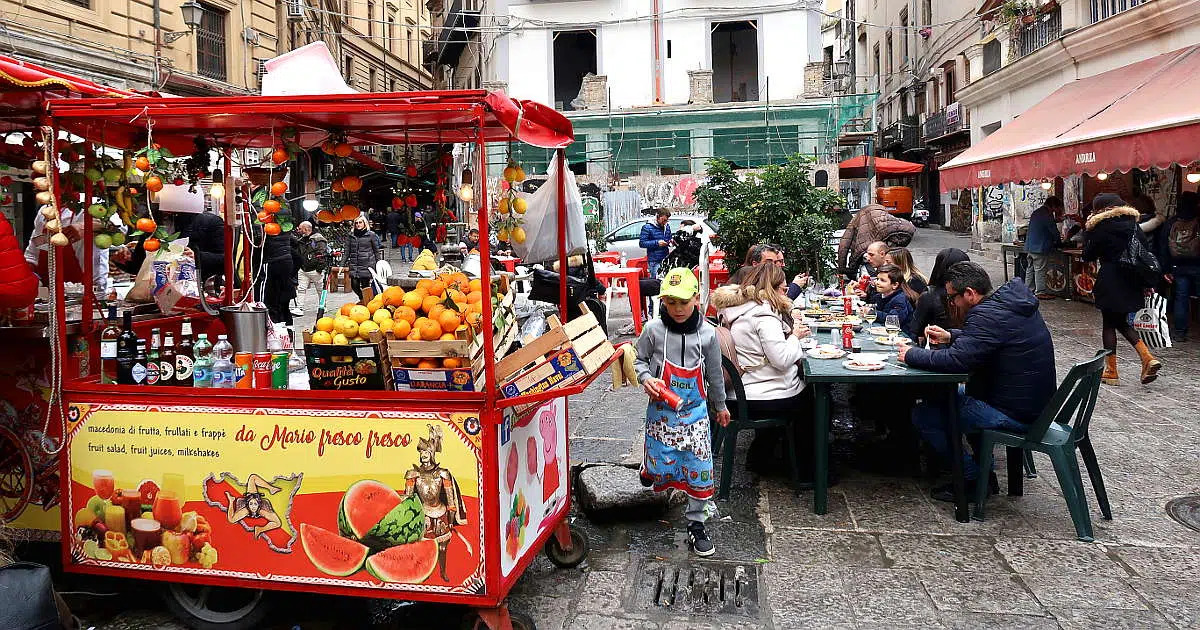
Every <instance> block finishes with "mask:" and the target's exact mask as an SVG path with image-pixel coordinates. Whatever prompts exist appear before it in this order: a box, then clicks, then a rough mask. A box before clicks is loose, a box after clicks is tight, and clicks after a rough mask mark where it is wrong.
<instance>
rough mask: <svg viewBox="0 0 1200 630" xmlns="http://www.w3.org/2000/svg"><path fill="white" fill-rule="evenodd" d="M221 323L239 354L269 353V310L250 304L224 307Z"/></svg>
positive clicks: (222, 308)
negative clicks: (223, 324)
mask: <svg viewBox="0 0 1200 630" xmlns="http://www.w3.org/2000/svg"><path fill="white" fill-rule="evenodd" d="M221 321H222V322H224V323H225V330H227V331H228V332H229V343H232V344H233V348H234V350H235V351H237V352H266V351H267V309H265V308H257V307H253V306H250V305H249V304H242V305H240V306H222V307H221Z"/></svg>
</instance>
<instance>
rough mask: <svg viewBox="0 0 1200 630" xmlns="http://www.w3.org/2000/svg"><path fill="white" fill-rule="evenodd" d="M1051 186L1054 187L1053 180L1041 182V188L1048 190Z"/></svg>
mask: <svg viewBox="0 0 1200 630" xmlns="http://www.w3.org/2000/svg"><path fill="white" fill-rule="evenodd" d="M1051 188H1054V182H1050V181H1045V182H1042V190H1050V189H1051Z"/></svg>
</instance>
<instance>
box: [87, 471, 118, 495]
mask: <svg viewBox="0 0 1200 630" xmlns="http://www.w3.org/2000/svg"><path fill="white" fill-rule="evenodd" d="M92 488H94V489H95V490H96V496H98V497H100V498H101V499H111V498H112V495H113V491H114V490H115V489H116V481H115V480H114V479H113V474H112V471H111V470H102V469H96V470H93V471H92Z"/></svg>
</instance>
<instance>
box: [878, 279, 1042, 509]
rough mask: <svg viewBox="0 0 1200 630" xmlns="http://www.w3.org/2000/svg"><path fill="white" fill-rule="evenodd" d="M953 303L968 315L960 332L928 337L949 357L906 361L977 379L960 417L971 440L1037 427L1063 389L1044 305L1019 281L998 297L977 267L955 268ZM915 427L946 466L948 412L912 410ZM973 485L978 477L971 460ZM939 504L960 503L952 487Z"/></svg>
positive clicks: (968, 470) (908, 356)
mask: <svg viewBox="0 0 1200 630" xmlns="http://www.w3.org/2000/svg"><path fill="white" fill-rule="evenodd" d="M944 279H945V286H946V300H947V302H948V303H949V304H950V305H952V306H954V307H956V308H958V309H960V310H962V311H965V312H966V320H965V322H964V323H963V327H962V329H960V330H950V331H947V330H943V329H942V328H939V327H937V326H929V327H927V328H926V329H925V336H926V337H928V338H929V340H930V341H932V342H933V343H938V344H949V348H946V349H944V350H925V349H923V348H910V347H907V346H905V347H901V348H900V351H899V358H900V360H901V361H903V362H905V363H907V364H909V365H911V366H913V367H916V368H921V369H923V370H929V371H931V372H946V373H966V374H970V376H971V379H970V380H969V381H968V382H967V385H966V387H965V388H962V389H960V390H959V392H958V414H959V419H960V426H961V427H962V430H963V432H964V433H973V432H978V431H980V430H981V429H1008V430H1012V431H1024V430H1025V429H1026V428H1027V427H1028V425H1029V424H1030V423H1032V422H1033V421H1034V420H1036V419H1037V417H1038V416H1039V415H1040V414H1041V413H1042V409H1043V408H1044V407H1045V406H1046V404H1047V403H1048V402H1049V401H1050V398H1051V397H1052V396H1053V395H1054V390H1055V389H1056V387H1057V385H1056V381H1055V375H1054V342H1053V341H1052V340H1051V339H1050V330H1049V329H1048V328H1046V322H1045V321H1043V320H1042V314H1041V313H1040V312H1039V311H1038V300H1037V298H1036V297H1034V295H1033V293H1031V292H1030V291H1029V289H1028V288H1027V287H1026V286H1025V282H1024V281H1022V280H1020V279H1019V278H1018V279H1014V280H1012V281H1011V282H1009V283H1008V284H1005V285H1004V286H1002V287H1000V288H999V289H996V290H995V291H993V290H992V281H991V280H990V279H989V278H988V274H987V271H986V270H984V268H983V267H981V266H980V265H979V264H978V263H973V262H960V263H955V264H954V265H951V266H950V268H949V269H947V270H946V274H945V276H944ZM913 424H915V425H916V426H917V429H918V430H919V431H920V432H921V435H922V436H923V437H924V438H925V440H926V441H927V442H928V443H929V444H930V446H932V447H933V449H934V450H935V451H937V452H938V454H939V455H941V456H942V458H943V459H946V460H948V459H949V456H950V452H951V451H950V443H949V442H948V441H947V438H946V426H947V419H946V410H945V409H943V408H942V407H941V406H940V405H937V404H933V403H930V402H922V403H920V404H918V405H917V406H916V407H915V408H914V409H913ZM963 470H964V471H965V476H966V478H967V479H968V481H970V480H973V479H975V478H976V477H977V476H978V474H979V473H978V470H977V469H976V466H975V463H974V461H972V460H971V458H970V456H969V455H968V456H966V458H965V461H964V465H963ZM933 497H934V498H935V499H940V500H943V501H950V500H953V492H952V491H951V489H950V487H949V486H941V487H938V488H934V491H933Z"/></svg>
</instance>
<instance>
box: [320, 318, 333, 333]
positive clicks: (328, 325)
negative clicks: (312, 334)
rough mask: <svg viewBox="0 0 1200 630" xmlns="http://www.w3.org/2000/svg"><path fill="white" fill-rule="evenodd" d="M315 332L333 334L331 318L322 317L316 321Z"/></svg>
mask: <svg viewBox="0 0 1200 630" xmlns="http://www.w3.org/2000/svg"><path fill="white" fill-rule="evenodd" d="M317 330H319V331H321V332H327V333H329V332H333V318H332V317H322V318H321V319H318V320H317Z"/></svg>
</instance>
